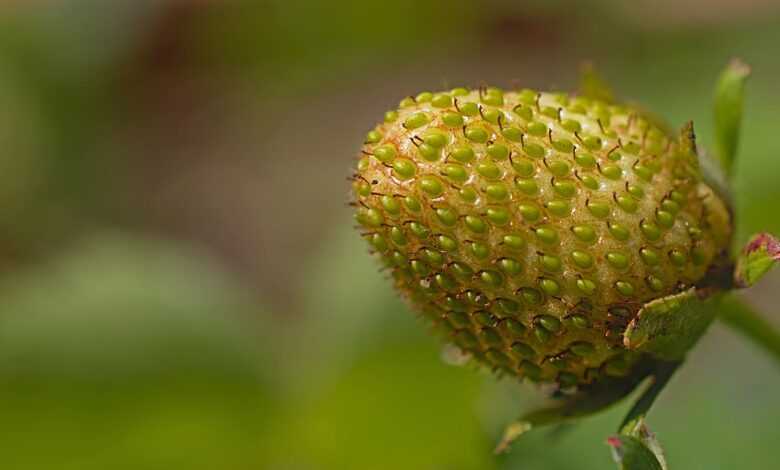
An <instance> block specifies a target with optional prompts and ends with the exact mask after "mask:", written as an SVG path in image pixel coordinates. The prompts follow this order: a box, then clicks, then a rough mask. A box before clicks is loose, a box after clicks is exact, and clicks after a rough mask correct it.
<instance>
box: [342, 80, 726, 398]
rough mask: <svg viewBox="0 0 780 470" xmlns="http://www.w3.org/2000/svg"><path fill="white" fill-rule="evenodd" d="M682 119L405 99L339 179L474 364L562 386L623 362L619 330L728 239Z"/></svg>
mask: <svg viewBox="0 0 780 470" xmlns="http://www.w3.org/2000/svg"><path fill="white" fill-rule="evenodd" d="M695 152H696V149H695V144H694V141H693V135H692V129H691V128H686V130H684V132H683V133H682V134H681V135H680V136H676V135H671V134H669V133H668V132H666V131H664V130H663V129H662V128H661V127H659V126H657V125H655V124H654V123H653V122H652V120H651V119H649V118H647V117H646V116H645V115H644V114H643V113H642V112H641V111H639V110H638V109H634V108H632V107H630V106H625V105H613V104H607V103H603V102H600V101H595V100H591V99H587V98H584V97H573V96H568V95H565V94H554V93H538V92H536V91H532V90H521V91H518V92H503V91H501V90H499V89H495V88H488V89H480V90H472V91H469V90H465V89H455V90H452V91H450V92H443V93H434V94H430V93H426V94H422V95H419V96H418V98H417V99H416V100H415V99H412V98H407V99H404V100H403V101H402V103H401V107H400V108H399V109H398V110H395V111H390V112H388V113H386V114H385V120H384V123H382V124H380V125H378V126H377V127H376V128H375V129H373V130H372V131H371V132H369V134H368V136H367V138H366V143H365V145H364V147H363V150H362V153H363V155H362V157H361V158H360V161H359V163H358V166H357V171H356V173H355V175H354V178H353V185H354V195H355V200H356V204H355V205H356V207H357V215H356V217H357V221H358V223H359V224H360V225H361V231H362V234H363V236H364V237H365V238H366V239H367V240H368V241H369V243H370V244H371V247H372V249H373V250H374V251H375V252H377V253H379V255H380V257H381V259H382V262H383V263H384V264H385V265H386V266H387V267H388V268H389V269H390V270H391V271H392V275H393V278H394V280H395V284H396V287H397V288H398V289H399V290H400V291H401V292H402V293H403V295H404V296H405V297H406V298H407V299H408V300H409V301H410V302H411V304H412V305H413V306H414V307H415V309H416V310H418V311H419V312H420V313H421V314H422V315H423V316H424V317H425V318H427V319H428V320H430V322H431V323H432V324H433V325H434V327H435V328H436V329H437V330H439V331H441V332H443V333H444V334H446V335H447V336H448V338H449V340H450V341H451V342H453V343H455V344H456V345H457V346H459V347H460V348H461V349H462V350H464V351H466V352H468V353H469V354H471V355H472V356H473V357H474V358H476V359H477V360H478V361H480V362H482V363H484V364H486V365H488V366H490V367H491V368H493V369H496V370H500V371H503V372H504V373H507V374H510V375H513V376H520V377H527V378H529V379H531V380H534V381H542V382H557V383H558V384H560V385H561V386H562V387H571V386H575V385H578V384H584V383H589V382H592V381H593V380H594V379H596V378H598V377H602V376H604V375H622V374H626V373H627V372H628V371H629V370H630V367H631V364H632V363H633V362H634V361H635V360H636V359H637V358H636V356H635V354H634V353H631V352H629V351H627V350H626V349H625V348H624V346H623V343H622V336H621V335H622V331H623V329H624V328H625V326H626V324H627V323H628V322H629V321H630V320H631V319H632V318H633V317H634V316H635V315H636V313H637V311H638V309H639V308H640V307H641V306H642V305H643V304H644V303H645V302H648V301H650V300H653V299H657V298H659V297H663V296H666V295H669V294H673V293H676V292H679V291H680V290H681V289H683V288H685V287H687V286H691V285H694V284H696V283H697V282H699V281H700V280H701V279H702V278H703V277H704V275H705V273H706V272H707V270H708V268H709V267H710V266H711V265H712V263H713V262H714V261H715V260H716V258H717V257H718V256H719V255H720V254H721V253H722V252H723V250H724V249H725V248H726V245H727V243H728V240H729V236H730V222H729V215H728V212H727V210H726V208H725V206H724V204H723V202H722V201H721V200H720V199H719V198H718V196H716V195H715V194H714V193H713V191H712V190H711V189H710V188H709V187H708V186H707V185H706V184H705V183H704V182H702V180H701V176H700V174H699V169H698V160H697V156H696V153H695Z"/></svg>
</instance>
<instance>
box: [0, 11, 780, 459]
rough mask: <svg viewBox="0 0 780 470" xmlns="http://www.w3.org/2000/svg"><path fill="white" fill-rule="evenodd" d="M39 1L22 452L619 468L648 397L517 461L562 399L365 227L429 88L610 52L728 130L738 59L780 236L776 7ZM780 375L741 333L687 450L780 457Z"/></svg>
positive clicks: (17, 243)
mask: <svg viewBox="0 0 780 470" xmlns="http://www.w3.org/2000/svg"><path fill="white" fill-rule="evenodd" d="M31 3H34V5H26V4H22V3H11V4H8V5H4V6H2V7H0V11H1V12H2V14H1V15H0V103H2V106H0V142H1V143H2V145H0V417H2V425H0V468H4V469H36V468H45V469H48V468H57V469H79V470H83V469H106V468H111V469H123V468H127V469H146V468H149V469H157V468H187V469H200V468H202V469H215V468H216V469H250V468H251V469H254V468H258V469H352V468H354V469H529V470H537V469H538V470H552V469H573V468H576V469H599V470H601V469H605V468H612V467H611V465H612V463H611V462H610V459H609V453H608V451H607V448H606V446H605V445H604V442H605V439H606V437H607V436H608V435H609V434H611V433H613V432H614V428H615V427H616V426H617V424H618V423H619V421H620V418H621V417H622V413H624V412H625V408H626V406H625V405H622V406H620V407H618V408H617V409H615V410H613V411H610V412H609V413H606V414H604V415H600V416H597V417H594V418H590V419H587V420H585V421H583V422H581V423H578V424H576V425H573V426H570V427H565V428H558V429H554V430H551V431H550V430H541V431H536V432H533V433H531V434H529V435H528V436H524V437H523V438H522V439H521V440H520V441H519V442H518V443H517V444H516V445H515V446H514V447H513V450H512V452H511V453H510V454H509V455H506V456H500V457H495V456H494V455H493V454H492V448H493V446H494V445H495V443H496V441H497V439H498V437H499V435H500V433H501V430H502V427H503V426H504V425H505V424H506V423H508V422H509V421H510V420H511V419H512V418H514V417H516V416H517V415H519V414H520V412H521V411H522V410H524V409H527V408H528V407H530V406H533V405H534V404H535V403H539V401H540V400H541V395H540V394H539V393H538V392H537V391H535V390H534V389H532V388H531V387H529V386H522V385H519V384H516V383H514V382H512V381H511V380H508V379H504V380H496V379H495V378H494V377H492V376H490V375H489V374H487V373H485V372H484V371H478V370H474V369H472V368H470V367H468V366H467V367H457V366H453V365H449V364H447V363H445V361H443V360H442V353H441V346H440V345H439V344H437V343H436V341H435V340H433V339H432V338H431V337H429V336H428V335H427V334H426V333H425V331H424V329H423V328H421V325H420V324H419V322H417V320H415V318H414V317H413V316H412V315H411V314H410V313H409V312H408V311H407V309H406V307H405V306H404V305H403V304H402V303H401V301H400V300H399V299H398V298H397V297H396V296H395V294H394V293H393V292H392V291H391V290H390V288H389V284H388V283H387V282H385V279H383V275H382V273H379V272H377V267H376V265H375V263H374V262H373V260H372V259H370V257H369V256H368V255H367V254H366V251H367V250H366V249H365V247H364V244H363V242H362V241H361V240H360V239H359V238H358V236H357V235H356V234H355V233H354V231H353V230H352V229H351V225H352V224H353V223H352V221H351V216H350V212H349V209H348V208H347V207H345V204H344V203H345V202H346V201H347V199H348V194H347V187H348V184H347V182H346V181H345V179H344V178H345V176H346V175H347V174H348V169H349V166H350V165H351V164H352V162H353V156H354V155H355V152H356V150H357V148H358V146H359V145H360V143H361V142H362V137H363V134H364V132H365V131H367V130H368V129H369V128H370V127H371V126H372V123H373V122H374V121H375V120H377V119H378V117H379V116H381V113H382V112H383V111H384V110H385V109H387V108H390V107H392V106H394V105H395V103H396V102H397V101H398V100H399V99H400V98H402V97H403V96H405V95H408V94H412V93H415V92H418V91H420V90H422V89H429V88H439V87H443V86H454V85H456V84H466V85H475V84H480V83H483V82H487V83H491V84H497V85H499V86H511V84H512V83H515V82H517V83H523V84H528V85H529V86H536V87H543V88H548V87H561V88H568V87H572V86H573V85H574V84H575V83H576V79H577V75H576V72H577V67H578V64H579V63H580V61H581V60H583V59H590V60H593V61H595V62H596V64H597V65H598V67H599V68H600V69H601V70H602V73H603V74H604V75H605V76H606V77H607V78H608V79H609V80H610V81H611V82H612V83H613V84H614V88H615V89H616V91H617V92H618V94H619V95H620V96H623V97H628V98H630V99H633V100H637V101H640V102H642V103H643V104H645V105H646V106H647V107H648V108H650V109H651V110H654V111H656V112H658V113H660V114H662V115H663V116H664V117H666V118H667V119H668V120H669V121H670V122H671V123H673V124H674V125H675V126H679V125H681V124H682V123H683V122H684V121H685V120H687V119H693V120H694V122H695V123H696V129H697V134H698V136H699V139H700V142H701V143H704V144H705V145H706V144H707V143H712V141H713V139H712V136H711V130H712V118H711V109H712V106H711V93H712V87H713V85H714V82H715V79H716V77H717V73H718V71H719V70H720V69H721V67H722V66H723V65H724V64H725V63H726V62H727V61H728V59H729V58H731V57H732V56H739V57H741V58H743V59H744V60H745V61H746V62H747V63H749V64H751V66H752V67H753V76H752V77H751V79H750V81H749V84H748V95H747V102H746V110H745V121H744V129H743V139H742V142H741V145H740V147H741V149H740V150H741V158H740V160H739V161H738V163H737V170H736V171H737V183H736V188H735V193H736V195H737V206H738V210H739V213H740V215H741V217H740V219H739V220H738V233H737V238H738V239H739V240H740V241H744V240H745V239H746V238H747V236H748V235H749V234H751V233H754V232H756V231H759V230H768V231H772V232H774V233H776V234H777V233H780V212H778V209H777V206H778V204H779V203H780V185H778V184H777V181H778V179H779V178H780V159H779V158H778V155H780V139H778V136H777V128H778V123H780V89H778V86H777V77H778V76H780V55H779V54H778V47H779V46H780V8H778V7H777V6H776V5H774V4H773V3H772V2H766V1H760V0H755V1H750V2H747V4H746V3H745V2H744V1H743V2H738V1H727V0H718V1H717V2H714V3H717V5H712V4H711V3H710V2H706V1H697V0H690V1H688V2H667V1H663V2H660V3H661V4H660V5H657V4H655V3H654V2H651V1H638V2H631V4H630V5H629V4H627V3H626V2H618V1H617V0H615V1H610V0H601V1H595V2H590V3H588V4H587V7H586V6H585V4H583V3H582V2H574V1H564V0H557V1H553V2H549V1H545V2H542V1H531V2H508V1H501V0H490V1H487V2H459V1H455V2H452V1H446V2H445V1H440V0H415V1H412V0H399V1H395V2H392V3H387V2H373V1H364V2H359V3H356V2H350V1H346V0H333V1H329V2H304V1H300V2H288V1H281V0H261V1H260V2H249V1H247V2H153V1H137V2H101V1H96V0H74V1H71V2H31ZM654 5H655V6H654ZM670 5H671V6H670ZM667 10H671V12H669V11H667ZM778 282H780V279H778V277H777V276H776V275H775V276H769V278H768V279H766V280H765V281H763V282H762V285H760V286H759V287H757V288H756V289H755V291H753V292H752V294H751V298H750V301H751V302H752V303H754V304H755V305H757V306H759V307H763V308H764V310H765V311H766V312H767V313H768V314H769V316H770V319H771V320H772V321H774V322H775V324H780V317H778V312H777V308H776V305H777V300H778V295H777V293H776V292H777V288H776V287H777V286H778ZM773 309H774V310H773ZM778 390H780V374H779V373H778V369H777V367H776V366H775V364H773V363H772V362H771V360H770V359H769V358H767V357H766V356H764V355H763V353H762V352H761V351H758V350H756V349H754V348H753V347H752V346H751V345H748V344H745V343H743V342H741V341H740V340H739V338H736V337H735V336H734V335H733V334H731V333H730V332H728V331H726V330H725V329H724V328H722V327H720V326H716V327H715V328H713V330H712V331H711V332H710V333H709V334H708V335H707V336H706V337H705V338H704V340H703V341H702V343H701V344H700V345H699V346H698V347H697V348H696V349H695V350H694V351H693V353H692V354H691V357H690V360H689V361H688V362H687V363H686V365H685V366H684V367H683V369H682V370H681V371H680V373H679V374H678V375H677V376H676V377H675V378H674V379H673V380H672V382H671V384H670V386H669V387H668V389H667V390H666V391H665V392H664V393H663V395H662V396H661V398H660V400H659V402H658V403H657V404H656V407H655V408H654V410H653V412H652V413H651V415H650V418H649V424H650V425H651V427H652V429H653V430H654V431H656V432H657V434H658V436H659V438H660V440H661V441H662V443H663V444H664V445H665V448H666V451H667V455H668V460H669V462H670V465H671V468H672V469H686V470H694V469H706V470H713V469H736V468H749V469H754V468H755V469H758V468H773V467H774V466H775V464H776V462H777V460H778V459H779V458H780V449H778V447H777V442H780V427H778V426H777V422H778V421H780V406H778V404H777V398H776V397H777V393H778Z"/></svg>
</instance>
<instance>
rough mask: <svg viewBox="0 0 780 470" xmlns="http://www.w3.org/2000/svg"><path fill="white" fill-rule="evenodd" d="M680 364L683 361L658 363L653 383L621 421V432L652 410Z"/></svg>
mask: <svg viewBox="0 0 780 470" xmlns="http://www.w3.org/2000/svg"><path fill="white" fill-rule="evenodd" d="M680 364H682V363H680V362H660V363H659V364H658V365H657V367H656V370H655V372H654V373H653V375H652V378H653V379H652V380H653V381H652V383H651V384H650V386H649V387H648V388H647V390H645V391H644V393H642V396H640V397H639V400H637V402H636V403H634V406H632V407H631V410H629V412H628V414H627V415H626V417H625V418H623V422H622V423H620V427H619V428H618V432H621V431H622V430H623V429H624V428H625V427H626V425H627V424H629V423H631V422H632V421H634V420H636V419H638V418H640V417H642V416H644V415H645V414H647V412H648V411H650V407H651V406H653V403H654V402H655V399H656V398H658V395H659V394H660V393H661V390H663V389H664V387H666V384H667V383H669V379H671V378H672V375H674V372H675V371H676V370H677V368H678V367H680Z"/></svg>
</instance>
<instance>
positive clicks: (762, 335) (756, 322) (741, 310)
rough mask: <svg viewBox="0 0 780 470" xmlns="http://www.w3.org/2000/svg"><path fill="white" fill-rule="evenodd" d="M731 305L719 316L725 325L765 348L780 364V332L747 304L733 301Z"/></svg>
mask: <svg viewBox="0 0 780 470" xmlns="http://www.w3.org/2000/svg"><path fill="white" fill-rule="evenodd" d="M729 300H731V299H729ZM729 304H731V305H728V307H729V308H724V309H723V310H722V311H721V312H720V315H719V317H720V319H721V320H722V321H723V323H725V324H726V325H728V326H729V327H731V328H732V329H733V330H735V331H737V332H739V333H741V334H742V335H743V336H745V337H746V338H747V339H749V340H751V341H752V342H753V343H754V344H756V345H757V346H760V347H761V348H763V349H764V351H766V352H767V353H769V354H770V355H772V356H773V357H774V358H775V360H777V362H778V364H780V331H778V329H777V328H776V327H775V326H774V325H773V324H772V323H770V322H769V321H767V320H766V319H765V318H764V317H762V316H761V315H760V314H759V313H758V312H756V311H754V310H753V309H752V308H750V307H749V306H748V305H746V304H745V303H743V302H738V301H732V302H729Z"/></svg>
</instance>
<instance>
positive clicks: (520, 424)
mask: <svg viewBox="0 0 780 470" xmlns="http://www.w3.org/2000/svg"><path fill="white" fill-rule="evenodd" d="M654 368H655V362H654V361H643V362H640V363H639V364H637V365H636V367H635V368H634V370H633V372H632V374H630V375H628V376H626V377H607V378H605V379H602V380H600V381H597V382H594V383H593V384H591V385H588V386H586V387H584V388H583V389H582V390H580V391H579V392H577V393H575V394H574V395H571V396H568V397H566V398H564V399H563V400H562V401H561V402H559V403H557V404H555V405H552V406H549V407H545V408H540V409H537V410H533V411H530V412H528V413H526V414H524V415H523V416H522V417H520V418H519V419H518V420H517V421H515V422H513V423H512V424H510V425H509V426H507V428H506V430H505V431H504V435H503V437H502V438H501V441H500V442H499V443H498V446H496V450H495V451H496V453H502V452H505V451H507V450H508V449H509V445H510V444H511V443H512V442H514V441H515V440H516V439H517V438H519V437H520V436H521V435H523V434H525V433H527V432H528V431H530V430H531V429H534V428H537V427H541V426H546V425H551V424H559V423H563V422H566V421H570V420H573V419H577V418H581V417H584V416H588V415H592V414H595V413H597V412H599V411H602V410H605V409H607V408H609V407H610V406H612V405H614V404H615V403H617V402H619V401H620V400H622V399H623V398H625V397H626V396H627V395H628V394H630V393H631V392H632V391H633V390H634V389H636V387H637V386H638V385H639V384H640V383H641V382H642V381H643V380H644V379H645V378H646V377H647V376H648V375H650V374H651V373H653V370H654Z"/></svg>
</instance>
